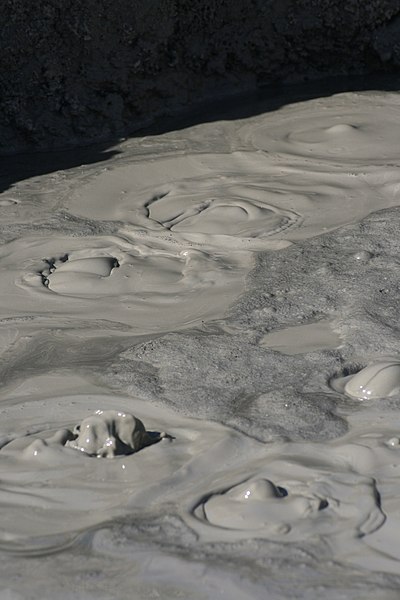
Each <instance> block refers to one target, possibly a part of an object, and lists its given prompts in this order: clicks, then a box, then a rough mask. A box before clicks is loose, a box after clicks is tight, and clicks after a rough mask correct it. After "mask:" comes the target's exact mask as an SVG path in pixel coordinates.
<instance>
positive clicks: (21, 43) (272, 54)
mask: <svg viewBox="0 0 400 600" xmlns="http://www.w3.org/2000/svg"><path fill="white" fill-rule="evenodd" d="M0 21H1V23H2V28H1V38H0V39H1V52H0V65H1V67H0V152H1V153H2V154H7V153H13V152H16V151H26V150H31V149H36V148H54V147H65V146H67V145H76V144H82V143H93V142H95V141H99V140H111V139H115V138H117V137H118V136H123V135H127V134H129V133H131V132H133V131H135V130H137V129H138V128H140V127H141V126H143V125H146V124H148V123H149V122H151V120H152V119H153V118H154V117H155V116H157V115H165V114H168V113H171V112H174V111H179V110H180V109H182V107H186V106H192V105H193V104H195V103H196V102H199V101H201V100H204V99H206V98H210V97H218V96H219V97H221V96H223V95H225V94H230V93H235V92H239V91H243V90H251V89H257V88H259V87H260V86H263V85H266V86H271V85H272V84H273V83H274V82H277V81H282V80H302V79H304V78H316V77H321V76H326V75H331V74H348V73H366V72H378V71H386V72H393V71H397V70H398V69H399V65H400V41H399V38H400V0H369V1H368V2H365V0H279V1H278V0H237V1H235V2H228V1H227V0H219V2H216V1H215V0H193V1H192V2H190V3H189V2H183V0H151V1H149V0H147V1H144V0H142V1H139V0H134V1H129V2H128V1H127V0H114V1H113V2H110V1H109V0H86V1H85V2H79V1H78V0H70V2H68V3H66V2H64V1H63V0H39V2H35V3H27V2H25V1H24V0H4V1H3V2H2V3H1V5H0Z"/></svg>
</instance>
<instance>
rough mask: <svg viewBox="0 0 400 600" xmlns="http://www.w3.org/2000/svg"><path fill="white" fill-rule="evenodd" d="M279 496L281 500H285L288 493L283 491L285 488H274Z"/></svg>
mask: <svg viewBox="0 0 400 600" xmlns="http://www.w3.org/2000/svg"><path fill="white" fill-rule="evenodd" d="M276 489H277V490H278V492H279V494H280V496H281V498H286V496H287V495H288V491H287V490H285V488H283V487H280V486H279V485H278V486H277V488H276Z"/></svg>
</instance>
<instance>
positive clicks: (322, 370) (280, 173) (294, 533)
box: [0, 92, 400, 600]
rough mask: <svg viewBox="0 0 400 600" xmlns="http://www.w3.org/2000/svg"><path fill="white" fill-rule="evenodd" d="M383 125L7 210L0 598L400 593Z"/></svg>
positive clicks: (85, 184) (38, 180)
mask: <svg viewBox="0 0 400 600" xmlns="http://www.w3.org/2000/svg"><path fill="white" fill-rule="evenodd" d="M243 114H244V113H243ZM398 122H400V102H399V97H398V95H397V94H394V93H390V94H384V93H378V92H371V93H362V94H340V95H337V96H333V97H329V98H321V99H318V100H312V101H305V102H299V103H297V104H296V105H289V106H284V107H282V109H280V110H276V111H273V112H272V111H271V112H270V113H266V114H261V115H257V116H254V117H251V118H248V119H241V120H237V121H232V122H228V121H221V122H218V123H204V124H202V125H199V126H195V127H189V128H187V129H182V130H180V131H174V132H169V133H166V134H163V135H159V136H158V135H154V136H152V137H146V138H142V139H139V138H136V139H132V140H126V141H124V142H122V143H120V144H118V146H116V148H115V154H114V155H110V157H109V160H108V161H106V164H105V165H104V164H103V163H101V164H99V163H98V164H88V165H81V166H79V167H74V168H71V169H68V170H63V171H59V172H49V173H48V174H47V175H46V174H44V175H43V176H39V177H34V178H31V179H27V180H25V181H19V182H16V183H15V185H13V186H12V187H10V188H9V189H8V190H6V191H5V192H4V194H0V212H1V219H0V242H1V245H0V292H1V293H0V380H1V390H0V395H1V396H0V412H1V420H0V480H1V485H0V508H1V510H0V531H1V533H0V546H1V551H2V554H1V556H2V560H1V561H0V579H1V581H2V584H1V586H2V588H1V594H3V595H4V596H5V597H7V594H8V595H9V596H10V594H11V598H13V597H14V596H15V597H16V598H18V600H20V598H21V597H22V598H24V599H25V598H27V599H28V598H30V597H31V596H32V594H34V595H35V597H44V598H45V597H46V594H47V595H49V594H51V597H52V598H53V597H54V598H60V600H64V599H65V598H66V595H65V594H67V593H68V594H70V595H71V596H74V597H79V598H81V597H82V599H83V600H92V598H93V597H96V598H97V597H98V598H103V597H104V598H106V597H107V598H108V597H110V598H116V599H117V598H118V600H119V599H121V600H125V599H126V598H127V597H130V596H131V595H132V590H135V592H134V593H135V598H136V597H137V598H138V600H139V599H140V600H141V599H142V598H143V600H144V599H146V598H150V597H156V596H158V597H162V598H171V600H172V599H175V598H179V597H185V598H186V597H187V598H189V597H191V596H193V597H196V598H199V599H201V600H208V599H211V598H212V600H214V599H215V598H217V597H220V598H223V599H224V600H228V599H229V600H231V599H232V598H234V599H235V600H247V599H248V598H250V597H251V598H254V599H255V600H256V599H257V600H258V599H260V600H265V597H266V594H267V595H268V598H271V599H272V600H283V599H286V598H288V597H293V598H296V599H298V600H304V599H305V598H307V600H314V599H316V598H320V597H321V590H323V593H322V595H323V596H324V598H327V600H336V599H337V598H338V597H339V596H340V595H343V596H346V597H347V596H349V597H350V596H351V597H353V596H354V597H358V596H360V597H361V596H362V597H363V598H366V600H377V598H379V599H380V600H381V599H384V600H394V599H395V598H397V596H398V589H399V586H400V579H399V575H398V572H399V568H398V566H399V560H400V553H399V551H398V538H399V536H400V511H399V506H398V497H399V494H400V483H399V482H400V479H399V477H400V475H399V468H400V466H399V465H400V455H399V452H400V450H399V449H400V417H399V411H398V408H399V402H400V375H399V364H400V363H399V360H400V359H399V356H398V314H399V304H398V288H399V286H398V256H399V252H400V248H399V242H398V230H399V223H400V216H399V208H398V204H399V190H400V170H399V169H400V149H399V145H398V142H397V140H398V137H399V136H398V135H397V134H398V131H397V123H398ZM43 171H45V169H44V168H43V169H42V172H43ZM49 171H51V169H50V168H49ZM253 267H255V269H253ZM124 415H125V416H124ZM129 415H131V416H129ZM133 415H135V417H133ZM76 424H80V427H78V428H75V429H74V427H75V426H76ZM162 432H167V434H168V435H167V436H163V435H162ZM23 555H27V556H29V561H31V562H29V561H26V560H25V559H24V558H23ZM32 561H33V562H32ZM183 561H184V566H183ZM26 569H28V570H29V569H30V571H29V573H30V576H29V589H28V588H27V587H26V586H27V584H26V582H24V578H21V576H20V574H21V573H26V572H27V571H26ZM50 573H51V576H49V574H50ZM54 579H55V580H56V583H57V586H58V587H57V590H56V591H55V593H54V594H53V591H54V590H53V589H52V590H51V592H50V591H49V588H48V586H49V585H52V584H51V582H52V581H53V580H54ZM82 582H86V583H82ZM87 582H89V583H87ZM85 586H86V587H85ZM3 588H4V589H3ZM8 590H11V592H10V594H9V592H8ZM44 590H45V591H44ZM60 590H67V592H65V593H64V591H62V592H60ZM393 590H394V594H395V595H393V596H391V594H392V591H393ZM3 592H4V593H3ZM342 592H343V593H342ZM380 592H382V594H381V596H379V594H380ZM1 594H0V595H1ZM12 594H14V596H13V595H12Z"/></svg>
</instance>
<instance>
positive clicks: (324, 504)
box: [318, 500, 329, 510]
mask: <svg viewBox="0 0 400 600" xmlns="http://www.w3.org/2000/svg"><path fill="white" fill-rule="evenodd" d="M328 506H329V502H328V500H321V502H320V503H319V507H318V510H324V508H328Z"/></svg>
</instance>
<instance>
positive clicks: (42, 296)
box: [0, 236, 252, 334]
mask: <svg viewBox="0 0 400 600" xmlns="http://www.w3.org/2000/svg"><path fill="white" fill-rule="evenodd" d="M0 254H1V258H0V261H1V267H0V269H1V272H2V278H3V281H4V284H6V282H7V288H8V296H7V299H6V298H4V302H3V303H2V314H3V318H4V317H5V316H6V315H7V316H8V317H9V318H16V317H20V318H21V317H25V316H27V315H29V318H30V319H31V318H32V317H34V316H35V317H37V318H40V322H41V326H43V325H45V324H46V323H47V324H48V326H49V327H50V326H54V325H55V322H56V321H59V318H60V316H64V315H65V316H67V314H68V315H74V318H75V319H77V320H78V321H77V322H79V320H80V321H81V323H82V322H83V321H85V325H84V326H85V327H89V328H90V327H92V328H97V327H98V326H99V322H100V321H102V322H103V324H102V327H103V328H107V322H108V323H112V322H115V323H118V324H121V323H122V324H125V325H126V326H127V327H128V328H129V329H130V330H131V331H134V332H135V333H137V334H140V333H148V332H149V331H153V332H154V331H156V332H157V331H168V330H169V329H170V328H171V327H175V328H178V329H179V328H181V327H187V326H189V325H194V324H196V323H199V322H201V321H202V320H204V319H206V318H208V319H209V318H215V317H219V316H221V315H222V314H223V312H224V310H226V308H227V307H228V306H229V304H230V302H231V298H232V296H235V295H237V294H238V293H239V292H240V289H241V287H242V285H243V280H244V277H245V274H246V272H247V270H248V269H249V268H250V266H251V264H252V260H251V256H249V255H248V254H243V253H235V255H234V256H232V257H228V256H225V257H223V256H220V257H215V256H212V255H210V254H209V253H208V252H205V251H203V250H198V249H194V248H188V249H183V248H181V247H176V246H173V245H171V244H168V245H165V244H162V243H159V244H148V243H144V242H143V241H142V240H140V239H136V240H135V239H130V238H129V237H126V236H125V237H106V236H104V237H92V238H90V239H86V238H85V239H82V238H79V239H77V238H72V237H71V238H67V237H58V236H57V237H54V238H53V239H51V238H49V239H48V240H43V239H41V238H39V239H38V238H37V237H30V238H28V237H27V238H25V239H24V241H23V243H21V241H20V240H18V241H17V242H12V243H10V244H7V245H5V246H3V247H2V249H1V250H0ZM42 257H46V258H42ZM11 296H12V298H13V300H12V301H11V302H10V297H11ZM0 304H1V301H0ZM66 306H68V309H67V312H66ZM91 320H93V324H92V325H90V321H91Z"/></svg>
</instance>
